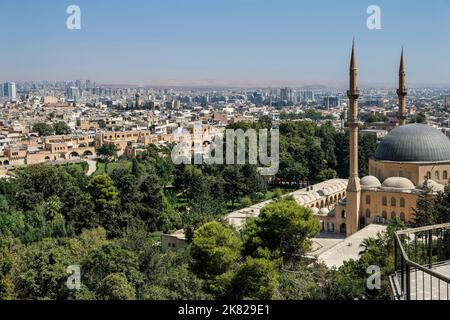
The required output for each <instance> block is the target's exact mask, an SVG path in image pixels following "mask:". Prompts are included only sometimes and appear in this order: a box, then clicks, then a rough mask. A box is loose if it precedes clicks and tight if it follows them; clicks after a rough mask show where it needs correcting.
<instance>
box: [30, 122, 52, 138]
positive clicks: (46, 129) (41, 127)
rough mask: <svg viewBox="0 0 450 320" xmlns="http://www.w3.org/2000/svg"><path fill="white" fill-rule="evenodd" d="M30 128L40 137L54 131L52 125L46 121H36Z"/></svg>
mask: <svg viewBox="0 0 450 320" xmlns="http://www.w3.org/2000/svg"><path fill="white" fill-rule="evenodd" d="M32 130H33V131H34V132H37V133H39V135H40V136H41V137H46V136H50V135H52V134H53V132H54V131H53V128H52V126H50V125H48V124H46V123H44V122H40V123H36V124H35V125H34V126H33V128H32Z"/></svg>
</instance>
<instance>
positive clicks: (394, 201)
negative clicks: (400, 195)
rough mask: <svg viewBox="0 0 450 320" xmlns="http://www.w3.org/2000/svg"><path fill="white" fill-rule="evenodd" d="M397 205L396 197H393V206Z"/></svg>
mask: <svg viewBox="0 0 450 320" xmlns="http://www.w3.org/2000/svg"><path fill="white" fill-rule="evenodd" d="M396 205H397V200H395V198H391V206H393V207H395V206H396Z"/></svg>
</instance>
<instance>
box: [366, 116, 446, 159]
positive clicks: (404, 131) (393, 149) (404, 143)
mask: <svg viewBox="0 0 450 320" xmlns="http://www.w3.org/2000/svg"><path fill="white" fill-rule="evenodd" d="M374 158H375V159H376V160H385V161H402V162H439V161H450V140H449V139H448V138H447V137H446V136H445V134H443V133H442V132H441V131H439V130H437V129H434V128H432V127H429V126H427V125H424V124H408V125H406V126H400V127H397V128H395V129H393V130H392V131H391V132H389V134H388V135H387V136H386V137H385V138H384V139H383V140H382V141H381V142H380V144H379V145H378V148H377V150H376V152H375V155H374Z"/></svg>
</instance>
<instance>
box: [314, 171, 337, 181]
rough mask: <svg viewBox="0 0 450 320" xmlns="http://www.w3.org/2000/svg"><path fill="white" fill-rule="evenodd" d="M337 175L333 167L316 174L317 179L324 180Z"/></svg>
mask: <svg viewBox="0 0 450 320" xmlns="http://www.w3.org/2000/svg"><path fill="white" fill-rule="evenodd" d="M336 177H337V172H336V170H333V169H324V170H322V171H320V172H319V175H318V176H317V181H321V182H322V181H326V180H330V179H334V178H336Z"/></svg>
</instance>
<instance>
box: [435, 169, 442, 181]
mask: <svg viewBox="0 0 450 320" xmlns="http://www.w3.org/2000/svg"><path fill="white" fill-rule="evenodd" d="M434 177H435V178H436V180H441V175H440V174H439V171H436V172H435V173H434Z"/></svg>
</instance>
